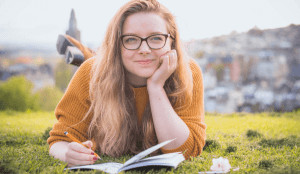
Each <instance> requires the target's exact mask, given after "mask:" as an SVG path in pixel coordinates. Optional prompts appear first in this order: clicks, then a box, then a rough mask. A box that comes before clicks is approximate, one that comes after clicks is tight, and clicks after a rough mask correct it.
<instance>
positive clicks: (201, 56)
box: [195, 50, 204, 59]
mask: <svg viewBox="0 0 300 174" xmlns="http://www.w3.org/2000/svg"><path fill="white" fill-rule="evenodd" d="M203 56H204V51H202V50H199V51H197V52H196V54H195V58H197V59H201V58H203Z"/></svg>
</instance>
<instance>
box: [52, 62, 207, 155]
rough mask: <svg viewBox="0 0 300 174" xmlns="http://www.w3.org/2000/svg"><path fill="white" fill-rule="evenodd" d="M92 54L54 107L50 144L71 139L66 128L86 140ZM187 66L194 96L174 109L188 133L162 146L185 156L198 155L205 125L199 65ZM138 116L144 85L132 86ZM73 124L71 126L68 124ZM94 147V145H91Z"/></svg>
mask: <svg viewBox="0 0 300 174" xmlns="http://www.w3.org/2000/svg"><path fill="white" fill-rule="evenodd" d="M93 62H94V58H90V59H88V60H86V61H85V62H84V63H83V64H82V65H81V66H80V67H79V69H78V70H77V72H76V73H75V75H74V76H73V78H72V80H71V82H70V83H69V86H68V88H67V90H66V92H65V94H64V96H63V98H62V99H61V101H60V102H59V103H58V105H57V107H56V109H55V115H56V118H57V120H58V122H57V123H55V124H54V126H53V129H52V130H51V131H50V137H49V138H48V140H47V142H48V144H49V145H50V146H51V145H52V144H54V143H56V142H58V141H67V142H71V141H72V140H71V139H69V138H68V137H67V136H65V135H64V132H65V131H68V132H69V133H71V134H72V135H73V136H75V137H76V138H78V139H79V140H80V141H87V138H88V134H87V132H88V126H89V122H90V120H91V119H85V120H82V119H83V117H84V116H85V114H86V112H87V111H88V109H89V107H90V101H89V81H90V76H91V75H90V71H91V67H92V64H93ZM190 67H191V70H192V74H193V97H192V104H191V106H189V107H188V108H186V109H184V110H179V111H177V114H178V116H179V117H180V118H181V119H182V120H183V121H184V122H185V123H186V124H187V126H188V128H189V130H190V134H189V137H188V139H187V140H186V142H185V143H183V144H182V145H181V146H180V147H178V148H176V149H172V150H167V149H163V148H162V149H161V151H162V152H163V153H170V152H184V156H185V158H187V159H188V158H190V157H191V156H198V155H200V153H201V152H202V148H203V146H204V144H205V137H206V133H205V130H206V125H205V124H204V104H203V83H202V73H201V70H200V68H199V66H198V65H197V64H196V63H195V62H194V61H191V63H190ZM134 94H135V99H136V109H137V116H138V118H137V119H138V120H139V121H141V119H142V115H143V112H144V109H145V106H146V104H147V102H149V96H148V92H147V88H146V87H141V88H134ZM71 127H72V128H71ZM93 149H96V147H94V148H93Z"/></svg>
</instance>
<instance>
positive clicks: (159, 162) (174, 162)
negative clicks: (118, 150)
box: [120, 154, 185, 171]
mask: <svg viewBox="0 0 300 174" xmlns="http://www.w3.org/2000/svg"><path fill="white" fill-rule="evenodd" d="M173 155H174V154H173ZM184 160H185V158H184V156H183V155H182V154H177V155H175V156H173V157H172V158H156V159H155V158H152V159H149V160H147V159H145V160H142V161H138V162H136V163H133V164H130V165H128V166H125V167H122V168H121V169H120V171H122V170H129V169H133V168H137V167H146V166H168V167H173V168H176V167H177V166H178V164H179V163H181V162H182V161H184Z"/></svg>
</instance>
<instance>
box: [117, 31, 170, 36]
mask: <svg viewBox="0 0 300 174" xmlns="http://www.w3.org/2000/svg"><path fill="white" fill-rule="evenodd" d="M154 34H165V33H163V32H151V33H149V35H148V36H151V35H154ZM123 35H128V36H138V35H137V34H136V33H125V34H123Z"/></svg>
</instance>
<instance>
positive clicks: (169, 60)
mask: <svg viewBox="0 0 300 174" xmlns="http://www.w3.org/2000/svg"><path fill="white" fill-rule="evenodd" d="M160 62H161V64H162V66H164V67H165V68H167V70H168V71H170V72H172V73H173V72H174V70H175V69H176V67H177V53H176V50H171V51H168V52H167V53H166V54H165V55H163V56H162V57H161V59H160Z"/></svg>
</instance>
